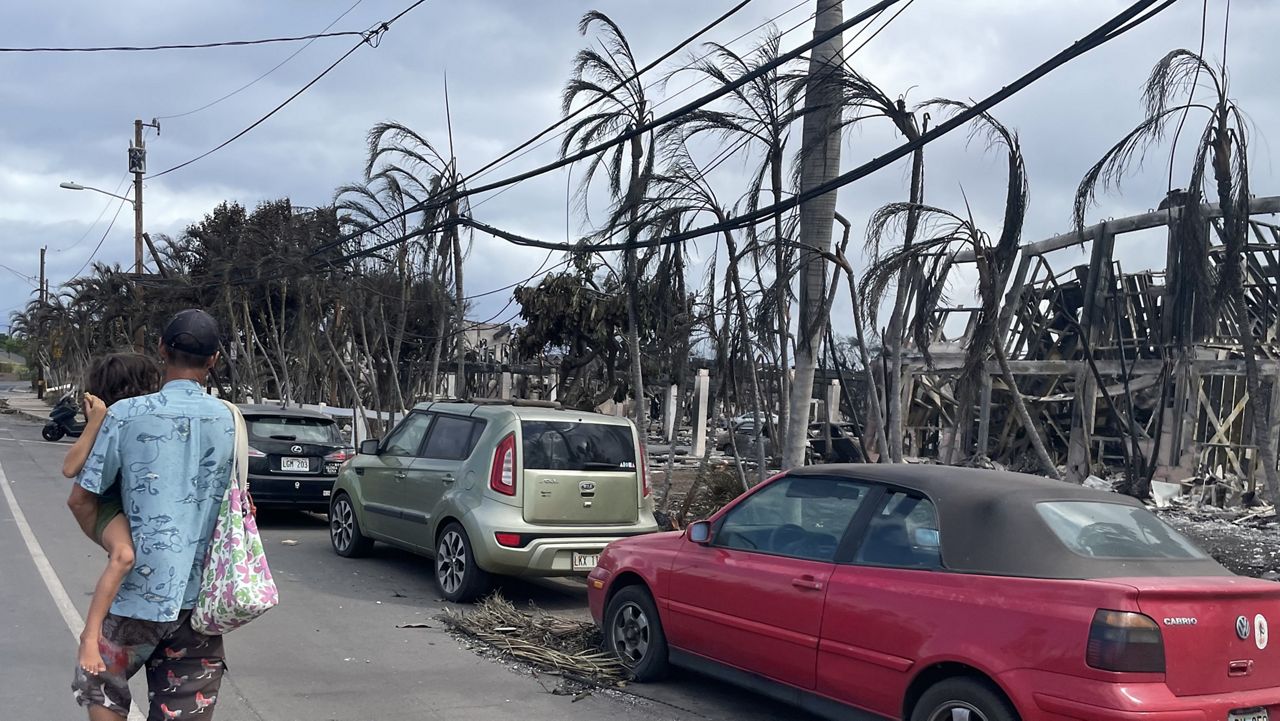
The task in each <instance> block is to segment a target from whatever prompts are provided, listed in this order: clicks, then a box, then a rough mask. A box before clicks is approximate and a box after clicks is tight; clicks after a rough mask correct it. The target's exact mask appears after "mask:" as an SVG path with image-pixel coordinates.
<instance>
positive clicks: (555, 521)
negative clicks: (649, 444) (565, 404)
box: [520, 420, 641, 525]
mask: <svg viewBox="0 0 1280 721" xmlns="http://www.w3.org/2000/svg"><path fill="white" fill-rule="evenodd" d="M521 437H522V447H523V448H522V450H523V453H521V454H520V464H521V478H522V481H523V487H524V490H523V501H524V503H523V505H524V520H525V521H526V522H527V523H537V524H547V525H601V524H603V525H612V524H627V523H635V522H636V521H637V520H639V514H640V494H641V486H640V474H639V472H638V466H639V464H638V462H637V456H638V446H637V443H636V434H635V431H634V428H633V426H631V425H629V424H626V425H624V424H617V423H600V422H593V421H590V420H579V421H523V422H522V423H521Z"/></svg>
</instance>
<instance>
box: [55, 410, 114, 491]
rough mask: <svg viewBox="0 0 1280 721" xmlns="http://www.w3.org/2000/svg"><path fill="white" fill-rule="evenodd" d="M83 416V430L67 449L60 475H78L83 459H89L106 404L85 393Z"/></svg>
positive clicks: (105, 412)
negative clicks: (84, 420) (69, 448)
mask: <svg viewBox="0 0 1280 721" xmlns="http://www.w3.org/2000/svg"><path fill="white" fill-rule="evenodd" d="M84 417H85V418H86V419H87V420H86V422H85V424H84V431H83V432H82V433H81V434H80V437H79V438H77V439H76V442H75V443H74V444H72V446H71V450H69V451H67V457H66V459H65V460H63V461H62V475H64V476H66V477H67V478H75V477H76V476H78V475H80V471H81V469H83V468H84V464H85V461H87V460H89V451H90V450H91V449H92V448H93V442H94V441H95V440H96V439H97V437H98V429H99V428H101V427H102V420H103V419H104V418H106V417H107V406H106V404H105V403H103V402H102V399H101V398H98V397H97V396H95V395H93V394H91V393H85V394H84Z"/></svg>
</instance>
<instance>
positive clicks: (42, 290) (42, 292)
mask: <svg viewBox="0 0 1280 721" xmlns="http://www.w3.org/2000/svg"><path fill="white" fill-rule="evenodd" d="M48 249H49V246H47V245H46V246H43V247H41V248H40V305H44V304H45V301H47V300H48V299H49V297H48V296H47V295H46V294H45V287H44V254H45V251H46V250H48Z"/></svg>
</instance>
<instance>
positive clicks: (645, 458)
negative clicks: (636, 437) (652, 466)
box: [640, 443, 650, 498]
mask: <svg viewBox="0 0 1280 721" xmlns="http://www.w3.org/2000/svg"><path fill="white" fill-rule="evenodd" d="M640 488H641V490H642V492H643V493H644V497H645V498H648V497H649V492H650V488H649V452H648V451H646V450H645V447H644V444H643V443H641V444H640Z"/></svg>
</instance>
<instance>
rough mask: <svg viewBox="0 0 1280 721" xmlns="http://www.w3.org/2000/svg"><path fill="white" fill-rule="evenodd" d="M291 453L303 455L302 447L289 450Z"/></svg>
mask: <svg viewBox="0 0 1280 721" xmlns="http://www.w3.org/2000/svg"><path fill="white" fill-rule="evenodd" d="M289 451H290V452H292V453H301V452H302V446H294V447H292V448H290V449H289Z"/></svg>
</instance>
